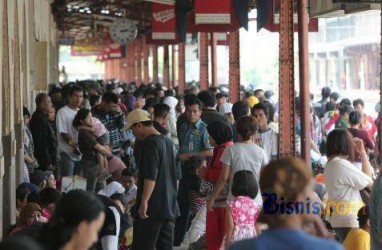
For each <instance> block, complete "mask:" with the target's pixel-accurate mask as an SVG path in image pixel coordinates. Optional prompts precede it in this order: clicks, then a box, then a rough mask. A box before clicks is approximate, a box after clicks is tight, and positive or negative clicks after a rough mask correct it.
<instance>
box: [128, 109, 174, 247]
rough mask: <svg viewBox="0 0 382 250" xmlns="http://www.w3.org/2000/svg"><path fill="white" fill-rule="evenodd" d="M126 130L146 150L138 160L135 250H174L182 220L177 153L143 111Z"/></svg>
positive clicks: (132, 116) (134, 114) (132, 114)
mask: <svg viewBox="0 0 382 250" xmlns="http://www.w3.org/2000/svg"><path fill="white" fill-rule="evenodd" d="M126 129H131V130H132V132H133V134H134V136H135V137H136V138H137V139H138V140H140V141H141V143H142V148H143V149H142V150H141V151H140V152H139V153H138V158H137V159H136V160H137V165H138V169H139V178H138V190H137V199H136V210H135V212H136V213H135V219H134V227H133V228H134V231H133V246H132V249H134V250H136V249H155V248H156V249H172V243H173V234H174V220H175V218H176V217H177V216H179V208H178V204H177V201H176V192H177V191H176V190H177V181H178V180H179V179H180V176H181V173H180V168H179V164H178V162H177V150H176V148H175V145H174V144H173V143H172V142H171V140H170V139H168V138H166V137H165V136H163V135H161V134H160V133H159V132H158V131H157V130H156V129H155V128H154V127H153V123H152V121H151V120H150V118H149V114H148V113H147V112H146V111H144V110H142V109H135V110H133V111H132V112H130V113H129V115H128V117H127V125H126Z"/></svg>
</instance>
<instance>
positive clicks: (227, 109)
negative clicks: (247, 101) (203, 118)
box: [219, 102, 233, 115]
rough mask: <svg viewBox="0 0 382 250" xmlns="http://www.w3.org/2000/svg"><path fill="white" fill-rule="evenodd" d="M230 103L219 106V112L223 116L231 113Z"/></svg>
mask: <svg viewBox="0 0 382 250" xmlns="http://www.w3.org/2000/svg"><path fill="white" fill-rule="evenodd" d="M232 106H233V104H232V103H229V102H225V103H223V104H222V105H220V106H219V112H220V113H221V114H223V115H225V114H228V113H232Z"/></svg>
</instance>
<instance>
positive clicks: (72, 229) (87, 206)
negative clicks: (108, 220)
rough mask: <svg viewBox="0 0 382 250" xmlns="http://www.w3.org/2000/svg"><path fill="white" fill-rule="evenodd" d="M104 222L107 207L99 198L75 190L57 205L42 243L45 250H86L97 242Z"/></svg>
mask: <svg viewBox="0 0 382 250" xmlns="http://www.w3.org/2000/svg"><path fill="white" fill-rule="evenodd" d="M104 220H105V213H104V206H103V204H102V203H101V201H100V200H99V199H98V198H97V197H95V196H94V195H93V194H90V193H87V192H85V191H82V190H72V191H70V192H68V193H67V194H66V195H65V196H64V197H63V198H62V199H61V201H60V202H59V203H58V205H57V208H56V211H55V213H54V214H53V216H52V218H51V219H50V221H49V223H48V225H46V226H45V228H44V229H43V231H42V233H41V236H40V242H41V244H42V245H44V247H45V248H44V249H46V250H56V249H60V250H87V249H89V248H90V247H91V246H92V245H93V244H94V243H95V242H96V241H97V238H98V232H99V230H100V229H101V227H102V225H103V222H104Z"/></svg>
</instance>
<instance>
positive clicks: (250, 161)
mask: <svg viewBox="0 0 382 250" xmlns="http://www.w3.org/2000/svg"><path fill="white" fill-rule="evenodd" d="M220 161H221V162H222V163H223V164H225V165H227V166H230V168H231V176H230V179H231V180H233V176H234V175H235V173H236V172H238V171H240V170H249V171H251V172H252V173H253V174H254V175H255V178H256V180H257V185H259V180H260V170H261V168H262V167H264V166H265V165H267V164H268V158H267V155H266V154H265V151H264V150H263V149H262V148H260V147H259V146H257V145H256V144H253V143H252V144H246V143H240V142H237V143H235V144H234V145H232V146H230V147H227V148H226V149H225V150H224V152H223V154H222V157H221V158H220ZM232 198H233V197H232V194H231V192H230V195H229V197H228V200H232ZM255 201H256V203H258V204H259V205H260V206H262V205H263V201H262V198H261V191H260V186H259V192H258V193H257V196H256V199H255Z"/></svg>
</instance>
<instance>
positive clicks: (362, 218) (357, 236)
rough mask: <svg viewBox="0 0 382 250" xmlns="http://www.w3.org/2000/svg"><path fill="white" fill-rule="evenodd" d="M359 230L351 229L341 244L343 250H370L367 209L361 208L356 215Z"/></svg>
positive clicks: (366, 207)
mask: <svg viewBox="0 0 382 250" xmlns="http://www.w3.org/2000/svg"><path fill="white" fill-rule="evenodd" d="M357 217H358V222H359V228H352V229H351V230H350V231H349V233H348V234H347V235H346V238H345V240H344V242H343V245H344V249H345V250H351V249H370V218H369V207H368V206H367V205H366V206H364V207H362V208H361V209H360V210H359V211H358V213H357Z"/></svg>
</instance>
